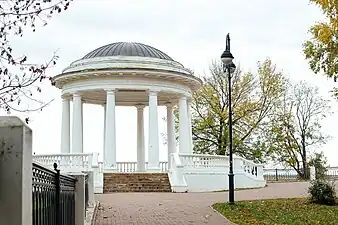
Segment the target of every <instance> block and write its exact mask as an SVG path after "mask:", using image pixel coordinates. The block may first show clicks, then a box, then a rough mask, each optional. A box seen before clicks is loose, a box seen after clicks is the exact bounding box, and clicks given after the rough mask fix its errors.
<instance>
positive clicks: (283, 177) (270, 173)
mask: <svg viewBox="0 0 338 225" xmlns="http://www.w3.org/2000/svg"><path fill="white" fill-rule="evenodd" d="M325 175H326V178H327V179H338V167H327V171H326V173H325ZM264 179H265V180H266V181H292V180H299V179H300V178H299V175H298V174H297V172H296V171H295V170H294V169H285V168H283V169H278V168H273V169H267V168H265V169H264Z"/></svg>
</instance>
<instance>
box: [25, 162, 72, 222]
mask: <svg viewBox="0 0 338 225" xmlns="http://www.w3.org/2000/svg"><path fill="white" fill-rule="evenodd" d="M32 172H33V193H32V194H33V201H32V203H33V212H32V217H33V225H74V224H75V182H76V179H75V178H73V177H70V176H64V175H61V174H60V170H58V169H57V164H56V163H54V171H53V170H50V169H47V168H45V167H43V166H40V165H38V164H35V163H33V171H32Z"/></svg>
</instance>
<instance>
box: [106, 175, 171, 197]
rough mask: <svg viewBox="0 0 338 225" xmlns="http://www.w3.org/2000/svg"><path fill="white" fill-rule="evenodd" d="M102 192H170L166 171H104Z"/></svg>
mask: <svg viewBox="0 0 338 225" xmlns="http://www.w3.org/2000/svg"><path fill="white" fill-rule="evenodd" d="M103 180H104V185H103V193H112V192H171V186H170V182H169V177H168V174H167V173H104V175H103Z"/></svg>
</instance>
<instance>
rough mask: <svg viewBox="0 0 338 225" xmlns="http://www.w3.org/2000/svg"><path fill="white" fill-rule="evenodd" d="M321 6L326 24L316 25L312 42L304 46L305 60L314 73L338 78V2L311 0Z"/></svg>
mask: <svg viewBox="0 0 338 225" xmlns="http://www.w3.org/2000/svg"><path fill="white" fill-rule="evenodd" d="M310 2H312V3H314V4H316V5H317V6H319V7H320V8H321V10H322V12H323V13H324V15H325V17H326V21H325V22H320V23H316V24H314V25H313V26H312V27H311V28H310V30H309V32H310V34H311V36H312V37H311V38H310V40H308V41H306V42H305V43H304V44H303V52H304V53H305V58H306V59H307V60H308V61H309V65H310V68H311V69H312V71H313V72H315V73H318V72H320V71H322V72H324V73H325V74H326V75H327V76H328V77H333V78H334V79H337V77H338V65H337V62H338V0H310Z"/></svg>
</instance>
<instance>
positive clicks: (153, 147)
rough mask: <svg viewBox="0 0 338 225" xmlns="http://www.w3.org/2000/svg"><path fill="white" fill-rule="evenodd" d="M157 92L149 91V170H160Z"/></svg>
mask: <svg viewBox="0 0 338 225" xmlns="http://www.w3.org/2000/svg"><path fill="white" fill-rule="evenodd" d="M159 148H160V145H159V134H158V111H157V92H154V91H149V140H148V170H153V171H154V170H155V171H159V170H160V155H159Z"/></svg>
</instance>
